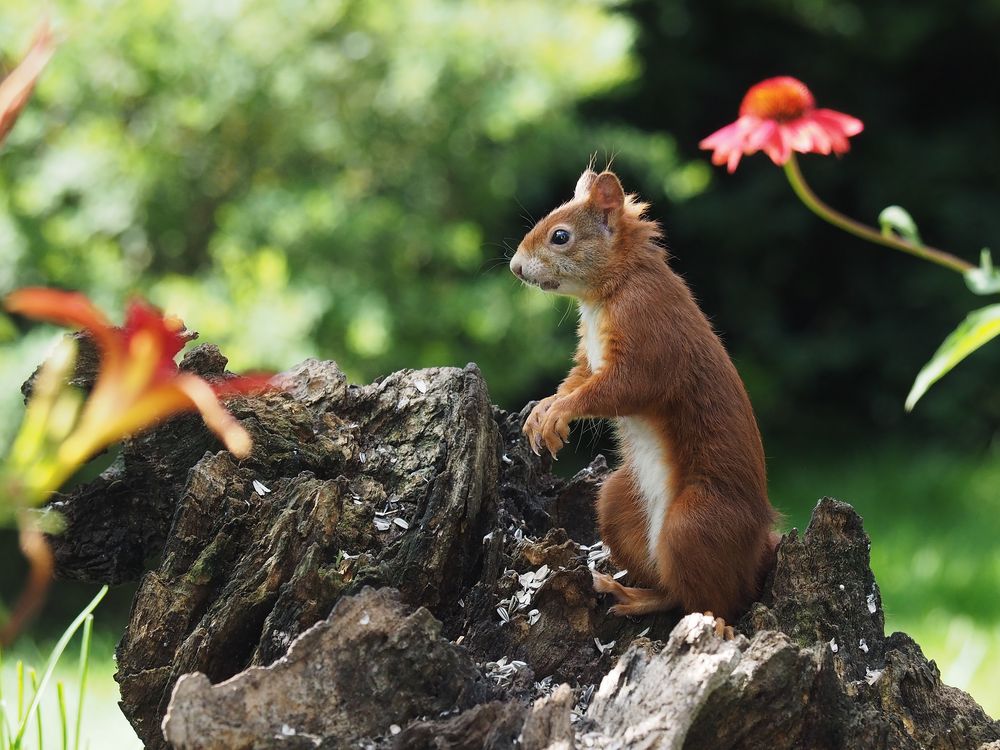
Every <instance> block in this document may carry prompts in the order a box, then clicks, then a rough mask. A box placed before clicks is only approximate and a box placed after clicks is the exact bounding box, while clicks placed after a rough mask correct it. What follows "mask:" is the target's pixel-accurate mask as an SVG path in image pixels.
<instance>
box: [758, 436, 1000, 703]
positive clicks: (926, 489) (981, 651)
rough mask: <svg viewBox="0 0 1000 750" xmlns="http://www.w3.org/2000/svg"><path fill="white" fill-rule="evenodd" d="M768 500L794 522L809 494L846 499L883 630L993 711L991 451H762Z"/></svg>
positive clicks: (999, 500) (998, 547)
mask: <svg viewBox="0 0 1000 750" xmlns="http://www.w3.org/2000/svg"><path fill="white" fill-rule="evenodd" d="M769 467H770V474H771V490H770V491H771V498H772V501H773V502H774V503H775V504H776V505H777V506H778V507H779V508H780V509H781V510H782V511H783V512H784V513H785V514H786V516H787V522H788V525H789V526H797V527H799V528H804V527H805V526H806V524H807V523H808V520H809V514H810V512H811V510H812V508H813V506H814V505H815V502H816V500H817V499H818V498H819V497H821V496H822V495H830V496H833V497H837V498H839V499H841V500H845V501H847V502H849V503H851V504H852V505H853V506H854V507H855V508H856V509H857V510H858V512H859V513H860V514H861V515H862V516H863V517H864V521H865V530H866V531H867V532H868V534H869V536H870V537H871V539H872V568H873V570H874V571H875V576H876V578H877V580H878V583H879V586H880V588H881V591H882V600H883V603H884V606H885V612H886V630H887V631H888V632H892V631H894V630H902V631H905V632H906V633H908V634H909V635H910V636H912V637H913V638H914V640H916V641H917V643H919V644H920V646H921V647H922V649H923V651H924V654H925V656H927V658H929V659H934V660H935V661H936V662H937V664H938V666H939V667H940V669H941V673H942V677H943V679H944V681H945V682H946V683H947V684H949V685H954V686H955V687H959V688H962V689H963V690H967V691H969V692H970V693H971V694H972V696H973V697H974V698H975V699H976V700H977V701H979V703H980V704H981V705H982V706H983V708H984V709H986V712H987V713H989V714H990V715H991V716H994V717H995V716H998V715H1000V681H998V680H997V679H996V675H997V674H998V673H1000V596H998V592H1000V555H998V551H1000V456H998V455H994V454H988V453H987V454H983V455H969V454H965V453H960V452H958V451H948V450H943V449H940V448H929V447H926V448H918V449H914V448H911V447H902V446H888V447H887V446H881V447H871V446H863V445H859V446H858V448H857V449H856V450H853V451H849V452H847V453H844V452H843V450H842V448H841V452H840V454H839V455H838V453H837V452H836V451H835V450H816V449H812V450H808V451H805V450H802V448H798V449H796V450H794V451H787V452H785V451H782V450H781V449H778V450H774V449H772V451H771V456H770V460H769Z"/></svg>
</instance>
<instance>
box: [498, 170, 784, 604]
mask: <svg viewBox="0 0 1000 750" xmlns="http://www.w3.org/2000/svg"><path fill="white" fill-rule="evenodd" d="M645 209H646V204H644V203H640V202H639V201H637V200H636V199H635V198H634V197H633V196H626V195H625V194H624V192H623V191H622V189H621V185H620V183H619V181H618V178H617V177H616V176H615V175H614V174H612V173H611V172H604V173H602V174H600V175H595V174H594V173H593V172H590V171H589V170H588V171H587V172H585V173H584V174H583V176H581V178H580V182H579V183H578V184H577V189H576V193H575V195H574V198H573V200H571V201H569V202H568V203H566V204H564V205H562V206H560V207H559V208H557V209H556V210H554V211H553V212H552V213H550V214H549V215H548V216H546V217H545V218H544V219H542V221H540V222H539V223H538V224H537V225H536V226H535V227H534V228H533V229H532V230H531V231H530V232H529V233H528V235H527V236H526V237H525V238H524V240H523V241H522V242H521V245H520V247H519V248H518V251H517V254H516V255H515V256H514V258H513V259H512V260H511V269H512V270H513V271H514V272H515V273H516V274H517V275H518V276H519V277H520V278H522V279H524V280H525V281H527V282H529V283H533V284H536V285H538V286H540V287H542V288H543V289H546V290H550V291H556V292H561V293H567V294H571V295H573V296H575V297H577V298H578V299H579V300H580V303H581V323H580V328H579V334H580V345H579V347H578V348H577V353H576V358H575V359H576V361H575V366H574V367H573V368H572V369H571V370H570V372H569V374H568V375H567V377H566V379H565V380H564V381H563V383H562V384H561V385H560V387H559V389H558V391H557V392H556V394H555V395H554V396H550V397H549V398H547V399H544V400H543V401H542V402H541V403H540V404H539V405H538V406H537V407H536V408H535V410H534V411H533V412H532V414H531V415H530V416H529V418H528V420H527V421H526V423H525V433H526V435H527V436H528V439H529V441H530V442H531V444H532V446H533V447H534V448H535V449H536V451H537V450H540V449H541V448H542V446H543V445H544V447H546V448H547V449H548V450H549V451H550V452H552V453H553V455H555V453H556V452H557V451H558V450H559V449H560V448H561V447H562V445H563V443H564V442H565V440H566V439H567V438H568V435H569V423H570V422H571V421H572V420H575V419H581V418H585V417H599V418H601V417H602V418H609V419H615V420H616V423H617V424H618V429H619V434H620V437H621V441H622V452H623V461H622V465H621V467H620V468H618V469H617V470H616V471H615V472H614V473H613V474H612V475H611V476H610V477H609V479H608V480H607V482H606V483H605V484H604V486H603V487H602V489H601V493H600V497H599V499H598V504H597V512H598V523H599V528H600V532H601V537H602V539H604V541H605V543H606V544H607V545H608V547H609V548H610V549H611V554H612V558H613V560H614V561H615V563H616V564H617V565H619V566H620V567H624V568H627V569H628V570H629V571H630V574H631V576H632V578H633V579H634V580H635V582H636V583H638V584H639V585H640V586H642V587H644V588H646V589H652V592H651V593H644V592H643V589H640V588H632V589H629V588H627V587H623V586H620V585H619V584H618V583H617V582H615V587H617V588H613V589H609V592H610V593H614V594H615V595H616V597H617V598H618V599H619V601H621V602H622V603H623V604H624V605H633V606H631V607H626V608H625V611H622V607H621V606H619V607H618V610H619V612H618V613H637V612H640V611H641V612H645V611H652V610H651V609H649V607H651V606H653V605H654V604H657V603H658V607H656V608H660V609H663V608H668V607H670V606H674V605H676V604H677V603H679V604H680V606H681V607H682V608H683V609H684V610H685V611H686V612H693V611H705V610H712V611H714V612H715V613H717V614H720V615H722V616H723V617H726V618H727V619H732V618H734V617H737V616H738V615H739V614H740V613H742V612H743V611H745V609H746V608H747V607H748V606H749V604H750V603H751V602H752V601H753V600H754V598H755V597H756V596H757V595H758V593H759V591H760V587H761V585H762V582H763V579H764V576H766V573H767V571H768V570H769V569H770V566H771V565H772V564H773V556H774V545H775V543H776V537H774V536H773V535H772V532H771V528H772V526H773V525H774V523H775V522H776V519H777V514H776V513H775V511H774V509H773V508H772V507H771V505H770V503H769V501H768V499H767V483H766V477H765V468H764V452H763V447H762V445H761V440H760V433H759V431H758V428H757V423H756V420H755V419H754V414H753V409H752V407H751V405H750V400H749V398H748V397H747V394H746V390H745V388H744V387H743V383H742V381H741V380H740V377H739V375H738V373H737V372H736V368H735V367H734V366H733V363H732V361H731V360H730V358H729V356H728V354H727V353H726V351H725V349H724V347H723V345H722V342H721V341H720V340H719V338H718V336H717V335H716V334H715V332H714V331H713V330H712V327H711V325H710V324H709V322H708V320H707V318H706V317H705V315H704V314H703V313H702V312H701V310H700V309H699V308H698V305H697V304H696V302H695V300H694V298H693V297H692V295H691V292H690V290H689V289H688V287H687V285H686V284H685V283H684V282H683V281H682V280H681V278H680V277H679V276H677V274H675V273H674V272H673V271H672V270H671V269H670V268H669V266H668V264H667V257H666V252H665V250H664V249H663V248H662V247H661V246H660V245H659V239H660V236H661V235H660V230H659V226H658V225H657V224H656V223H655V222H653V221H649V220H647V219H645V218H644V216H643V214H644V211H645ZM559 232H563V233H564V234H559ZM566 236H568V237H569V239H568V240H567V241H565V242H561V241H560V240H563V239H565V238H566ZM592 326H596V331H595V330H591V328H590V327H592ZM595 333H596V335H595Z"/></svg>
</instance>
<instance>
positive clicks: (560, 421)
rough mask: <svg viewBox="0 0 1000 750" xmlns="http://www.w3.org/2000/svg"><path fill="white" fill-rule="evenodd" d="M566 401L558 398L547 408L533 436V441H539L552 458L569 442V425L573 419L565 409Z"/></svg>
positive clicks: (570, 413)
mask: <svg viewBox="0 0 1000 750" xmlns="http://www.w3.org/2000/svg"><path fill="white" fill-rule="evenodd" d="M567 401H568V399H565V398H560V399H557V400H556V401H554V402H553V403H552V404H551V405H550V406H549V408H548V411H546V412H545V417H544V418H543V419H542V426H541V428H540V429H539V430H538V432H537V434H536V436H535V439H536V440H540V441H541V444H542V445H544V446H545V448H546V449H547V450H548V452H549V454H550V455H551V456H552V458H555V457H556V454H557V453H558V452H559V450H560V449H561V448H562V447H563V446H564V445H565V444H566V442H567V441H568V440H569V423H570V421H571V420H572V419H573V412H572V411H571V410H570V409H569V408H567V407H568V404H567ZM535 452H536V453H537V452H538V451H537V450H536V451H535Z"/></svg>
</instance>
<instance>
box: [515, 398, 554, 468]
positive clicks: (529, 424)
mask: <svg viewBox="0 0 1000 750" xmlns="http://www.w3.org/2000/svg"><path fill="white" fill-rule="evenodd" d="M558 398H559V397H558V396H548V397H547V398H543V399H542V400H541V401H539V402H538V403H537V404H535V408H533V409H532V410H531V414H529V415H528V418H527V419H526V420H524V427H522V428H521V432H523V433H524V435H525V437H527V438H528V445H529V446H531V450H532V451H534V453H535V455H536V456H540V455H542V438H541V432H542V423H543V422H544V421H545V415H546V413H547V412H548V411H549V407H550V406H552V404H554V403H555V402H556V399H558Z"/></svg>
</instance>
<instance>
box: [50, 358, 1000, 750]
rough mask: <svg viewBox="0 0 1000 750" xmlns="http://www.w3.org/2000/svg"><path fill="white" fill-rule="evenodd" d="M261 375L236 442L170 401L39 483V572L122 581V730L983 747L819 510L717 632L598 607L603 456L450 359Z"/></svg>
mask: <svg viewBox="0 0 1000 750" xmlns="http://www.w3.org/2000/svg"><path fill="white" fill-rule="evenodd" d="M182 366H184V367H185V368H187V369H191V370H193V371H195V372H199V373H201V374H202V375H204V376H206V377H208V378H212V377H221V376H222V374H223V372H224V369H225V359H224V357H222V355H221V354H220V353H219V352H218V350H217V349H216V348H215V347H212V346H207V345H203V346H200V347H197V348H195V349H193V350H192V351H191V352H190V353H189V354H188V355H187V357H185V360H184V363H183V365H182ZM79 377H80V373H77V378H79ZM280 381H281V383H282V386H283V390H280V391H274V392H270V393H265V394H261V395H258V396H253V397H239V398H235V399H233V400H232V401H231V402H230V404H229V406H230V409H231V411H232V412H233V413H234V414H235V415H236V416H237V417H238V418H239V419H240V420H241V422H242V423H243V425H244V426H245V427H246V428H247V429H248V430H249V431H250V433H251V435H252V437H253V439H254V450H253V453H252V454H251V455H250V456H249V457H248V458H247V459H245V460H243V461H239V462H237V461H236V460H234V459H233V457H232V456H231V455H230V454H229V453H227V452H225V451H223V450H222V449H221V446H219V445H218V444H217V443H216V442H215V441H214V439H213V438H212V437H211V435H210V434H209V433H208V432H207V431H206V430H205V429H204V428H203V427H202V426H201V425H200V423H199V422H198V420H197V418H195V417H182V418H179V419H174V420H171V421H170V422H168V423H165V424H163V425H161V426H160V427H158V428H156V429H155V430H153V431H152V432H150V433H148V434H146V435H144V436H141V437H139V438H136V439H133V440H128V441H126V442H125V443H124V445H123V446H122V450H121V453H120V455H119V457H118V459H117V461H116V462H115V463H114V464H113V465H112V467H111V468H109V469H108V470H107V471H106V472H105V473H104V474H103V475H102V476H101V477H99V478H98V479H96V480H94V481H93V482H91V483H90V484H89V485H86V486H83V487H79V488H77V489H75V490H74V491H72V492H70V493H68V494H66V495H62V496H60V497H58V498H57V499H56V500H55V501H54V502H53V505H54V506H56V507H57V508H58V509H59V510H60V511H62V512H63V514H64V515H65V516H66V519H67V530H66V532H65V533H64V534H62V535H61V536H58V537H54V538H53V540H52V541H53V545H54V547H55V551H56V559H57V564H58V572H59V574H60V575H62V576H65V577H71V578H76V579H80V580H87V581H94V582H109V583H117V582H120V581H123V580H130V579H135V578H138V577H139V576H141V583H140V585H139V589H138V591H137V593H136V597H135V602H134V604H133V609H132V613H131V617H130V622H129V624H128V627H127V628H126V632H125V634H124V637H123V638H122V641H121V643H120V644H119V647H118V673H117V675H116V679H117V680H118V681H119V683H120V684H121V691H122V703H121V705H122V710H123V711H124V712H125V714H126V716H127V717H128V718H129V720H130V721H131V722H132V724H133V726H134V727H135V728H136V731H137V732H138V734H139V736H140V737H141V738H142V739H143V741H144V742H145V743H146V745H147V747H151V748H164V747H168V746H171V745H172V746H174V747H177V748H267V747H289V748H297V747H303V748H305V747H309V748H312V747H329V748H333V747H362V748H428V749H430V748H455V749H457V748H512V747H515V746H518V747H523V748H538V749H541V748H573V747H602V748H653V747H657V748H660V747H664V748H703V747H713V748H759V747H768V748H769V750H780V749H781V748H801V747H809V748H813V747H815V748H845V749H846V748H885V749H886V750H888V749H889V748H894V749H895V748H970V749H978V748H980V747H981V746H983V745H984V744H985V743H988V742H991V741H998V740H1000V724H998V723H997V722H995V721H993V720H992V719H990V718H989V717H988V716H987V715H986V714H985V713H984V712H983V711H982V709H981V708H980V707H979V706H978V705H977V704H976V703H975V701H973V700H972V699H971V698H970V697H969V696H968V695H966V694H965V693H963V692H961V691H959V690H956V689H954V688H950V687H947V686H945V685H943V684H942V683H941V679H940V673H939V672H938V670H937V667H936V665H935V664H934V663H933V662H928V661H927V660H926V659H924V657H923V654H922V653H921V652H920V648H919V647H918V646H917V644H915V643H914V642H913V641H912V640H911V639H910V638H909V637H907V636H906V635H905V634H901V633H894V634H892V635H891V636H889V637H886V636H885V633H884V620H883V615H882V609H881V599H880V597H879V592H878V586H877V584H876V582H875V580H874V577H873V575H872V573H871V570H870V568H869V552H868V551H869V546H870V545H869V539H868V537H867V535H866V534H865V532H864V529H863V527H862V522H861V518H860V517H859V516H858V515H857V514H856V513H855V512H854V511H853V510H852V509H851V507H850V506H848V505H846V504H844V503H841V502H838V501H836V500H832V499H824V500H822V501H820V502H819V504H818V505H817V506H816V509H815V511H814V513H813V517H812V520H811V522H810V524H809V527H808V529H807V530H806V531H805V533H804V534H801V535H800V534H799V533H798V532H796V531H794V530H793V531H792V532H791V533H789V534H787V535H786V536H785V538H784V539H783V540H782V543H781V545H780V547H779V550H778V562H777V566H776V568H775V570H774V572H773V573H772V575H771V576H770V578H769V581H768V584H767V587H766V590H765V592H764V595H763V596H762V601H761V602H758V603H756V604H755V605H754V606H753V608H752V610H751V611H750V612H749V613H747V615H746V616H745V617H744V618H743V620H742V621H741V623H740V625H739V628H738V630H739V631H740V634H739V635H738V636H737V637H736V638H735V639H733V640H730V641H723V640H721V639H719V638H718V637H717V636H715V634H714V630H713V628H712V623H711V620H710V619H709V618H707V617H705V616H703V615H699V614H694V615H689V616H687V617H684V618H681V617H680V613H666V614H663V615H659V616H656V617H646V618H640V619H637V620H630V619H620V618H614V617H611V616H609V615H607V614H606V612H605V610H606V607H607V605H608V603H607V602H603V601H601V599H600V597H599V596H598V595H596V594H595V593H594V591H593V588H592V585H591V575H590V569H591V568H597V569H599V570H603V571H606V572H610V573H614V572H615V571H614V570H613V569H612V568H611V567H610V563H609V561H608V559H607V552H606V549H605V548H603V546H602V545H601V544H600V541H599V540H598V539H597V535H596V530H595V523H594V511H593V503H594V498H595V495H596V491H597V488H598V487H599V486H600V482H601V481H602V479H603V478H604V477H605V476H606V474H607V465H606V463H605V462H604V459H603V458H601V457H598V458H597V459H596V460H595V461H594V462H593V463H592V464H591V465H590V466H589V467H587V468H586V469H584V470H583V471H582V472H580V473H579V474H577V475H576V476H575V477H573V478H572V479H570V480H568V481H567V480H563V479H560V478H558V477H556V476H554V475H552V474H551V473H550V471H549V468H550V466H549V460H548V459H546V458H538V457H536V456H535V455H534V454H532V453H531V452H530V450H529V449H528V447H527V445H526V444H525V442H524V441H523V439H522V437H521V433H520V423H521V419H522V418H523V416H524V414H525V412H522V414H521V415H514V414H507V413H505V412H502V411H500V410H498V409H496V408H495V407H493V406H491V404H490V400H489V396H488V393H487V389H486V384H485V383H484V382H483V379H482V377H481V376H480V374H479V371H478V370H477V369H476V367H475V366H474V365H469V366H467V367H465V368H464V369H459V368H432V369H427V370H418V371H409V370H407V371H402V372H397V373H394V374H392V375H389V376H388V377H386V378H384V379H382V380H379V381H377V382H375V383H372V384H371V385H367V386H361V387H359V386H354V385H349V384H348V383H347V381H346V378H345V377H344V375H343V374H342V373H341V372H340V370H339V369H338V368H337V366H336V364H334V363H333V362H320V361H315V360H308V361H306V362H304V363H302V364H301V365H299V366H298V367H296V368H294V369H292V370H290V371H289V372H287V373H285V374H283V375H282V376H281V378H280ZM530 406H531V405H530V404H529V407H530ZM527 408H528V407H526V409H527ZM146 567H148V568H149V569H148V570H147V571H146V572H143V571H144V569H145V568H146ZM626 580H627V579H626ZM168 743H169V744H168Z"/></svg>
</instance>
